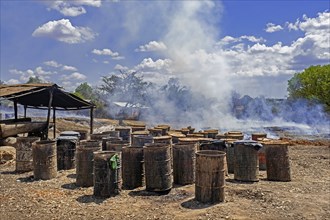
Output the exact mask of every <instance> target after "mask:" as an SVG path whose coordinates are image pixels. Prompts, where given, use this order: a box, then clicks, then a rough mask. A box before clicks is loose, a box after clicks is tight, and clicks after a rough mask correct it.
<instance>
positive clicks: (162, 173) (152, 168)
mask: <svg viewBox="0 0 330 220" xmlns="http://www.w3.org/2000/svg"><path fill="white" fill-rule="evenodd" d="M170 149H171V148H170V145H168V144H160V143H158V144H156V143H152V144H146V145H145V146H144V147H143V155H144V165H145V178H146V190H147V191H154V192H162V191H168V190H170V189H171V188H172V172H171V151H170Z"/></svg>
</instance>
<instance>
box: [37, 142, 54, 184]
mask: <svg viewBox="0 0 330 220" xmlns="http://www.w3.org/2000/svg"><path fill="white" fill-rule="evenodd" d="M32 157H33V175H34V179H35V180H39V179H42V180H49V179H53V178H55V177H56V175H57V159H56V141H37V142H34V143H33V144H32Z"/></svg>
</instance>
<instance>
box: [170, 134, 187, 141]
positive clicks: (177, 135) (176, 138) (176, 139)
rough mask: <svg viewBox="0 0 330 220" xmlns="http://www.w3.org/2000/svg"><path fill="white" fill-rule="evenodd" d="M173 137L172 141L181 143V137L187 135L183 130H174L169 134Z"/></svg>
mask: <svg viewBox="0 0 330 220" xmlns="http://www.w3.org/2000/svg"><path fill="white" fill-rule="evenodd" d="M169 135H170V136H171V137H172V143H173V144H177V143H179V138H185V137H186V135H184V134H182V133H181V132H172V133H170V134H169Z"/></svg>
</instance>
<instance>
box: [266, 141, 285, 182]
mask: <svg viewBox="0 0 330 220" xmlns="http://www.w3.org/2000/svg"><path fill="white" fill-rule="evenodd" d="M263 145H264V147H265V151H266V158H267V160H266V163H267V179H268V180H272V181H291V169H290V159H289V149H288V143H286V142H280V141H269V142H264V143H263Z"/></svg>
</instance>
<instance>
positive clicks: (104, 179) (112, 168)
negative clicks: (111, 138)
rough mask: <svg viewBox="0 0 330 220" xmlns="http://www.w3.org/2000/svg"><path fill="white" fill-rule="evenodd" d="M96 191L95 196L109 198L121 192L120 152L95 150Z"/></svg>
mask: <svg viewBox="0 0 330 220" xmlns="http://www.w3.org/2000/svg"><path fill="white" fill-rule="evenodd" d="M93 154H94V192H93V195H94V196H95V197H100V198H108V197H110V196H114V195H117V194H119V193H120V190H121V162H120V153H119V152H114V151H99V152H94V153H93Z"/></svg>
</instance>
